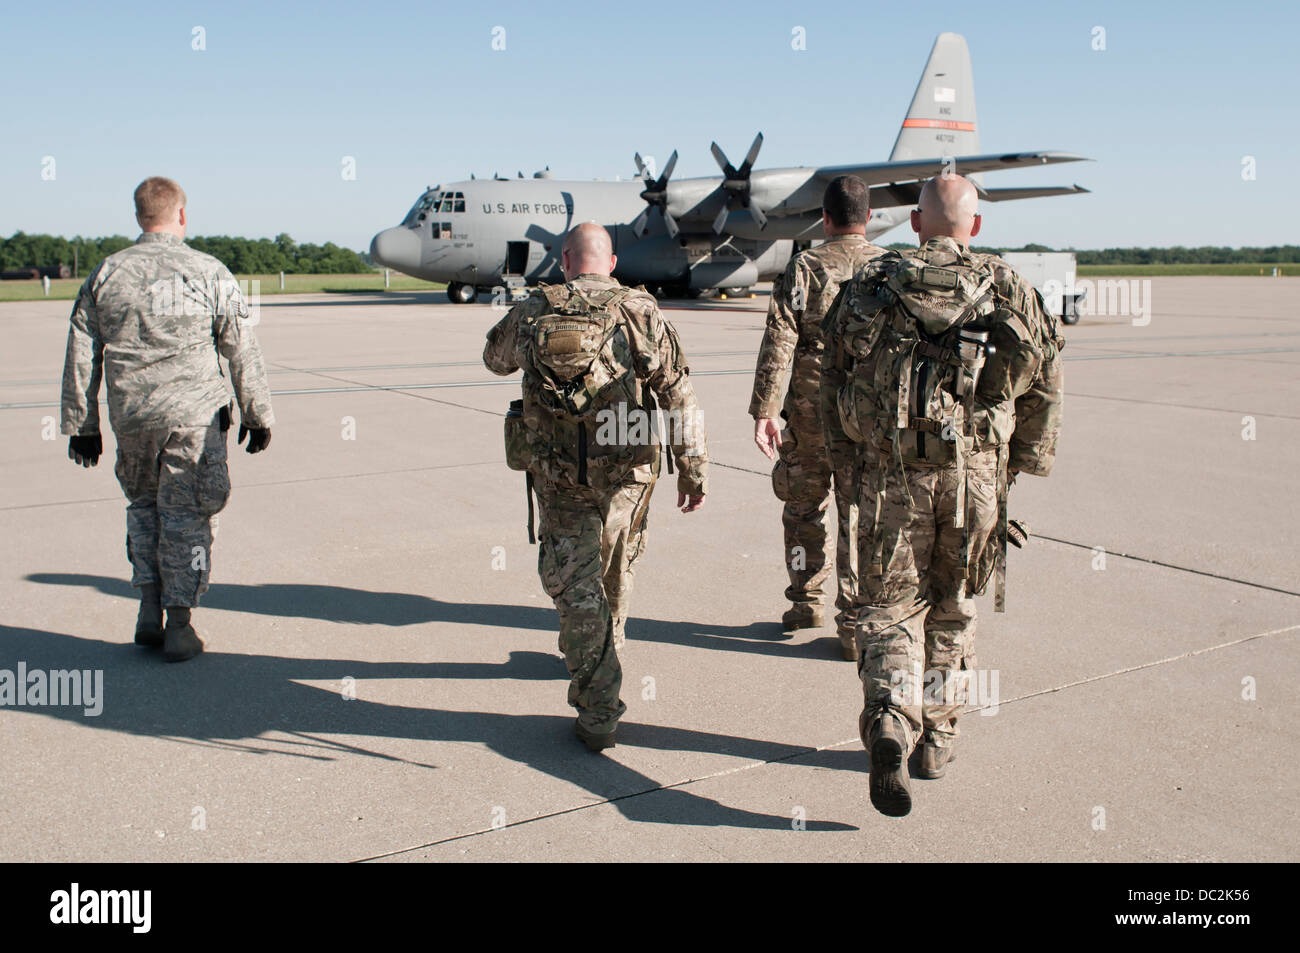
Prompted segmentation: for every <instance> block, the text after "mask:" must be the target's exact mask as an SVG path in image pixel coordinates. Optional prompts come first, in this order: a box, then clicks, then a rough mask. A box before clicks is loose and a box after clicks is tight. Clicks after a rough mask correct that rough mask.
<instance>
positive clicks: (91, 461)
mask: <svg viewBox="0 0 1300 953" xmlns="http://www.w3.org/2000/svg"><path fill="white" fill-rule="evenodd" d="M103 452H104V438H103V437H101V436H100V435H99V434H97V433H88V434H77V435H76V436H74V437H72V438H70V439H69V440H68V459H69V460H71V461H72V462H73V463H76V464H78V465H79V466H83V467H93V466H96V465H97V464H98V463H99V455H100V454H101V453H103Z"/></svg>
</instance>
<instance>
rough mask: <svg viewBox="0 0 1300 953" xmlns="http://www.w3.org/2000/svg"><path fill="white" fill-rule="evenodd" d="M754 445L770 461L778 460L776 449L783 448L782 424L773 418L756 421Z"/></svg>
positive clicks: (762, 418) (761, 418) (760, 418)
mask: <svg viewBox="0 0 1300 953" xmlns="http://www.w3.org/2000/svg"><path fill="white" fill-rule="evenodd" d="M754 443H756V444H758V449H759V450H762V451H763V455H764V456H766V457H767V458H768V459H769V460H775V459H776V448H777V447H779V446H781V424H780V422H779V421H777V420H774V419H773V418H771V417H759V418H758V419H757V420H755V421H754Z"/></svg>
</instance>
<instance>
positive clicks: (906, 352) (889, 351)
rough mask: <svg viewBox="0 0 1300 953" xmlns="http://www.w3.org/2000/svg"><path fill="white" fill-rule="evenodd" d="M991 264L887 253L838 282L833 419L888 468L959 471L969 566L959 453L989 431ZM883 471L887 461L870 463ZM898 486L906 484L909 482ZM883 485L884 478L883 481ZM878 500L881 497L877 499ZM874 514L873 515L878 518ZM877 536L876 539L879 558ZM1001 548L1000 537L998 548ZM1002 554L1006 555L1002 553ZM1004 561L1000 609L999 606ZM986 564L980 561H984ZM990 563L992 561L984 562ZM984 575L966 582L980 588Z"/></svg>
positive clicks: (956, 519)
mask: <svg viewBox="0 0 1300 953" xmlns="http://www.w3.org/2000/svg"><path fill="white" fill-rule="evenodd" d="M994 280H995V274H994V270H993V268H992V267H991V266H989V265H987V264H984V263H982V262H979V261H976V260H973V259H967V258H961V259H958V260H956V261H953V262H947V263H943V264H931V263H930V262H927V261H925V260H923V259H920V258H912V257H906V256H899V255H887V256H884V257H882V258H878V259H875V260H874V261H872V262H869V263H868V264H867V265H866V267H865V268H863V270H862V271H861V272H859V274H858V275H857V276H856V277H855V278H854V280H853V281H852V282H850V283H849V284H848V285H846V286H845V288H844V289H843V291H842V295H843V298H842V300H841V309H842V314H841V321H842V323H841V325H840V326H839V327H838V328H837V329H836V330H837V331H838V332H839V335H838V338H837V341H836V351H835V356H834V359H833V360H834V363H835V365H836V366H837V367H838V368H839V369H840V370H841V371H842V372H843V384H842V386H841V388H840V391H839V393H838V395H837V403H838V408H837V409H838V411H839V417H840V422H841V424H842V425H843V428H844V432H845V433H846V434H847V435H848V436H849V437H850V438H851V439H853V440H854V441H856V442H858V443H862V444H866V445H868V446H870V447H872V448H873V449H874V450H875V451H876V452H877V453H878V454H879V455H880V457H881V458H882V461H884V464H885V466H889V465H890V461H892V463H893V465H895V466H897V467H899V468H900V469H902V468H905V467H914V466H923V467H924V466H931V467H933V466H955V467H956V468H957V471H958V479H957V501H956V509H955V512H954V514H953V526H954V528H958V529H963V530H965V532H964V534H963V536H964V538H963V541H962V552H961V556H960V559H961V565H962V568H963V579H966V578H967V577H968V574H969V564H970V549H971V537H970V533H969V530H968V529H967V527H966V472H965V471H966V461H967V457H968V456H969V455H970V454H972V453H975V452H977V451H978V450H981V449H986V446H984V445H983V444H985V443H986V440H985V439H983V438H987V437H988V436H989V434H988V432H987V430H988V427H987V420H988V418H987V415H983V416H984V418H985V419H984V421H983V422H984V423H985V425H986V426H985V433H984V434H983V435H982V436H981V435H977V434H976V433H975V430H974V418H975V415H976V411H975V395H976V390H977V389H978V388H979V384H980V373H981V371H982V369H983V366H984V363H985V359H986V356H988V355H990V354H992V353H993V349H992V347H991V346H990V345H989V343H988V342H989V330H990V323H991V318H992V316H993V315H994V313H995V311H996V310H997V308H998V302H997V299H996V297H995V290H994ZM993 443H994V444H996V445H998V472H999V477H998V497H999V507H1000V510H1001V513H1000V516H1002V518H1001V519H1000V527H999V529H1000V531H1001V532H1000V536H999V541H1000V542H1001V541H1002V540H1005V538H1006V537H1005V532H1004V531H1002V528H1003V527H1005V525H1006V521H1005V517H1004V514H1005V500H1006V495H1005V485H1006V477H1005V473H1006V454H1007V447H1006V443H1005V441H1002V442H1000V443H999V440H998V438H997V435H994V440H993ZM877 472H878V473H879V474H880V475H881V479H882V480H883V475H884V472H885V469H884V467H882V468H880V469H879V470H878V471H877ZM903 486H904V487H905V488H906V486H907V484H906V483H904V484H903ZM881 488H882V489H883V483H882V485H881ZM877 505H878V506H879V503H878V504H877ZM878 515H879V514H877V516H878ZM882 541H883V538H877V539H876V540H875V541H874V543H873V550H874V552H875V556H874V557H873V558H872V560H871V561H870V564H869V566H868V567H867V568H866V569H865V571H868V572H870V571H871V567H872V566H876V565H878V564H879V560H880V559H881V553H880V546H881V545H882ZM1001 552H1002V553H1005V543H1003V544H1002V546H1001ZM1003 559H1004V557H1003ZM1002 565H1003V562H1002V561H1001V560H1000V561H999V562H998V564H997V567H996V568H997V570H998V572H999V575H998V581H999V589H998V599H997V603H998V604H997V606H996V608H997V611H1002V602H1003V600H1002V580H1003V578H1004V574H1003V573H1002V571H1001V567H1002ZM981 568H983V567H981ZM988 568H990V569H992V568H994V567H992V566H990V567H988ZM987 578H988V577H987V576H983V578H982V579H975V580H970V581H969V588H970V590H971V591H976V592H978V591H980V590H982V588H983V586H984V584H985V582H986V581H987Z"/></svg>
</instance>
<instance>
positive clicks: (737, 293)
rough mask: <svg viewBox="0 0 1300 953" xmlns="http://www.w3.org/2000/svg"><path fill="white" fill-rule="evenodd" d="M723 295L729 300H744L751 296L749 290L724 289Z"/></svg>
mask: <svg viewBox="0 0 1300 953" xmlns="http://www.w3.org/2000/svg"><path fill="white" fill-rule="evenodd" d="M722 293H723V295H725V296H726V297H728V298H743V297H745V296H746V295H747V294H749V289H748V288H723V289H722Z"/></svg>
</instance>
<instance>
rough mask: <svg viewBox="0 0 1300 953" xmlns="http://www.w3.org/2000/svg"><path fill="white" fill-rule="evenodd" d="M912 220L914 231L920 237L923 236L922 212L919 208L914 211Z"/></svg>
mask: <svg viewBox="0 0 1300 953" xmlns="http://www.w3.org/2000/svg"><path fill="white" fill-rule="evenodd" d="M911 218H912V231H914V232H916V234H918V235H920V234H921V210H920V209H919V208H914V209H912V216H911Z"/></svg>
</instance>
